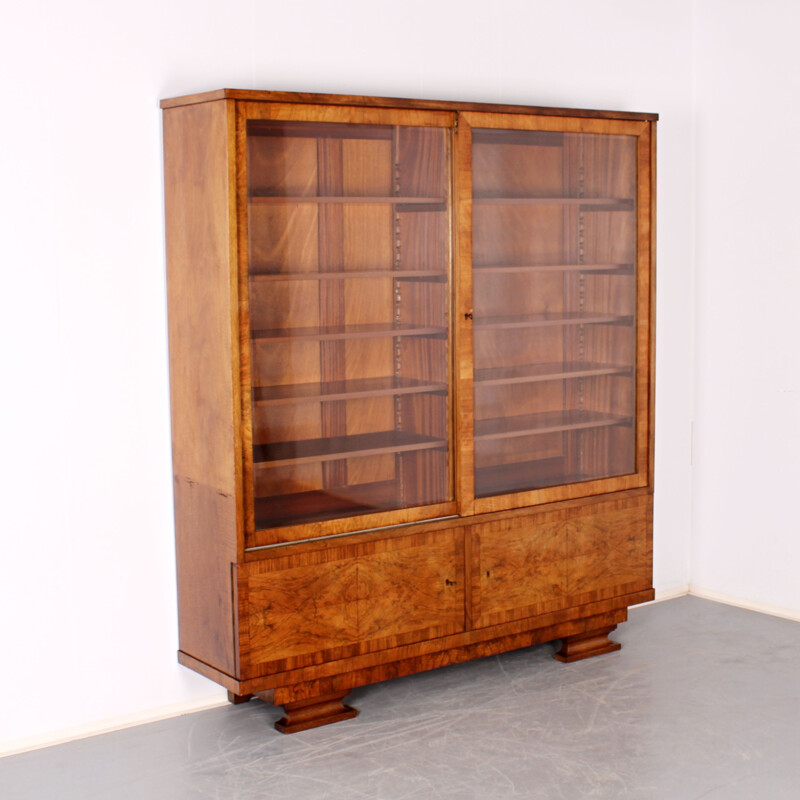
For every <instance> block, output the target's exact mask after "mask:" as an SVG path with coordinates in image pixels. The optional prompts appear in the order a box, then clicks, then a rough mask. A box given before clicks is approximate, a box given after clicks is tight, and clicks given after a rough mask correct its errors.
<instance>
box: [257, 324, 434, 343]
mask: <svg viewBox="0 0 800 800" xmlns="http://www.w3.org/2000/svg"><path fill="white" fill-rule="evenodd" d="M382 336H392V337H394V336H432V337H437V338H446V336H447V328H445V327H444V326H442V325H405V324H391V323H375V324H372V325H327V326H324V327H316V328H268V329H263V330H254V331H252V332H251V338H252V339H254V340H259V341H262V342H289V341H292V342H300V341H317V342H319V341H330V340H335V339H374V338H377V337H382Z"/></svg>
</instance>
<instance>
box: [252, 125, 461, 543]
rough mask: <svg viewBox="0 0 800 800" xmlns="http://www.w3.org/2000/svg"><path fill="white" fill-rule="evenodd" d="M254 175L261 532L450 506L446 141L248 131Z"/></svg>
mask: <svg viewBox="0 0 800 800" xmlns="http://www.w3.org/2000/svg"><path fill="white" fill-rule="evenodd" d="M247 161H248V187H247V190H248V205H249V269H250V325H251V365H252V385H253V398H252V418H253V465H254V470H253V480H254V486H253V489H254V491H253V495H254V498H255V514H256V527H257V528H267V527H274V526H280V525H290V524H296V523H304V522H310V521H318V520H326V519H334V518H337V517H344V516H352V515H357V514H366V513H370V512H375V511H385V510H389V509H398V508H404V507H409V506H419V505H426V504H430V503H438V502H443V501H446V500H449V499H451V498H452V491H451V488H450V479H449V464H448V450H449V449H448V408H449V400H448V390H447V383H448V375H447V364H448V335H447V330H448V329H447V311H448V280H447V276H448V264H449V246H448V241H449V240H448V220H449V214H448V191H447V186H448V167H447V149H446V140H445V131H444V130H442V129H433V128H431V129H428V128H421V127H398V126H388V125H387V126H382V125H345V124H334V123H307V122H273V121H261V120H250V121H249V122H248V124H247Z"/></svg>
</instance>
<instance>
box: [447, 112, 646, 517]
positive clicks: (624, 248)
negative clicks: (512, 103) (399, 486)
mask: <svg viewBox="0 0 800 800" xmlns="http://www.w3.org/2000/svg"><path fill="white" fill-rule="evenodd" d="M462 119H463V121H464V124H463V125H461V126H460V133H459V141H458V154H457V158H458V165H459V167H461V166H462V165H463V164H465V163H467V161H468V162H469V163H470V164H471V170H469V171H467V170H464V169H459V172H458V174H459V179H460V190H459V202H460V203H461V204H462V205H465V206H466V209H467V211H466V212H465V213H464V214H462V217H466V225H465V226H464V229H463V231H461V232H460V236H461V238H460V249H461V252H462V271H463V272H466V270H467V269H470V270H471V272H470V274H469V277H468V280H465V281H463V282H462V295H461V298H460V304H461V306H462V307H463V306H467V307H468V310H467V313H465V314H464V315H463V316H465V317H467V319H462V320H461V324H462V325H465V326H469V331H468V333H467V334H466V335H465V336H464V337H463V338H464V339H465V340H466V339H471V343H472V358H473V367H474V369H473V371H472V372H471V374H470V375H468V376H467V380H466V381H465V382H464V383H463V384H462V392H461V393H462V395H465V396H470V397H471V398H472V403H473V408H474V415H473V423H474V428H473V431H472V434H473V435H472V437H471V438H470V440H469V442H470V444H471V452H469V453H468V454H467V456H466V457H465V458H464V466H465V473H468V475H469V477H468V478H466V479H465V481H464V483H463V484H462V486H463V488H464V489H465V494H467V495H469V494H470V493H471V492H474V495H473V496H474V498H475V504H474V510H475V511H490V510H496V509H500V508H511V507H516V506H521V505H527V504H530V503H539V502H550V501H553V500H562V499H567V498H573V497H580V496H583V495H593V494H598V493H600V492H607V491H615V490H620V489H630V488H634V487H641V486H645V485H647V483H648V476H649V462H648V440H649V404H650V397H649V374H650V370H649V367H648V358H649V352H650V344H649V343H650V336H649V316H650V307H649V301H650V290H649V287H650V256H651V253H650V246H649V241H648V234H649V229H650V215H651V204H650V158H651V154H650V134H649V132H650V128H649V123H647V122H631V121H613V120H591V119H580V120H579V119H569V118H551V117H524V116H520V115H504V114H479V113H465V114H463V115H462ZM470 283H471V286H470ZM470 298H471V300H470ZM470 461H471V463H470Z"/></svg>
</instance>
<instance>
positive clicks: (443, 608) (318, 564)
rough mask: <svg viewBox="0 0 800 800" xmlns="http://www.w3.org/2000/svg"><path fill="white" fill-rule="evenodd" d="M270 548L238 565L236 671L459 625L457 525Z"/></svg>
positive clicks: (347, 652)
mask: <svg viewBox="0 0 800 800" xmlns="http://www.w3.org/2000/svg"><path fill="white" fill-rule="evenodd" d="M293 550H294V551H295V552H292V551H293ZM276 552H277V551H272V553H270V555H269V557H267V558H265V559H264V560H263V561H257V562H252V563H250V564H248V565H247V566H245V567H244V568H243V569H242V570H241V571H240V576H239V581H238V590H239V597H238V607H239V640H240V671H241V673H242V675H243V677H257V676H260V675H264V674H267V673H271V672H279V671H283V670H288V669H295V668H299V667H303V666H308V665H311V664H319V663H323V662H325V661H332V660H337V659H340V658H347V657H351V656H355V655H361V654H364V653H369V652H371V651H374V650H380V649H386V648H390V647H397V646H401V645H406V644H411V643H413V642H418V641H423V640H425V639H429V638H435V637H439V636H447V635H450V634H453V633H460V632H462V631H463V630H464V610H465V609H464V575H465V569H464V546H463V530H462V529H460V528H459V529H452V530H446V531H435V532H429V533H419V534H415V535H411V536H399V537H394V538H391V539H380V540H374V541H371V542H364V543H361V544H344V545H333V546H331V545H328V546H327V547H325V548H318V549H313V548H309V547H308V545H305V546H303V545H301V546H296V547H292V548H286V553H287V554H286V555H276Z"/></svg>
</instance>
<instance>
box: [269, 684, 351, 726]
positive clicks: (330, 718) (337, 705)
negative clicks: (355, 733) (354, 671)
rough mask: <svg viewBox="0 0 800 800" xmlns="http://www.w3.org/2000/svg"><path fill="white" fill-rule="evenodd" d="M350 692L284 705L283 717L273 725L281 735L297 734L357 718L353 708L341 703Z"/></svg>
mask: <svg viewBox="0 0 800 800" xmlns="http://www.w3.org/2000/svg"><path fill="white" fill-rule="evenodd" d="M348 694H350V692H344V693H342V694H328V695H325V696H324V697H311V698H309V699H308V700H300V701H299V702H297V703H286V705H284V707H283V710H284V712H285V716H284V717H283V718H282V719H279V720H278V721H277V722H276V723H275V727H276V728H277V729H278V730H279V731H280V732H281V733H298V732H299V731H307V730H308V729H309V728H318V727H319V726H320V725H330V724H331V723H332V722H341V721H342V720H345V719H352V718H353V717H356V716H358V711H356V709H355V708H351V707H350V706H346V705H344V704H343V703H342V700H344V698H345V697H347V695H348Z"/></svg>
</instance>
